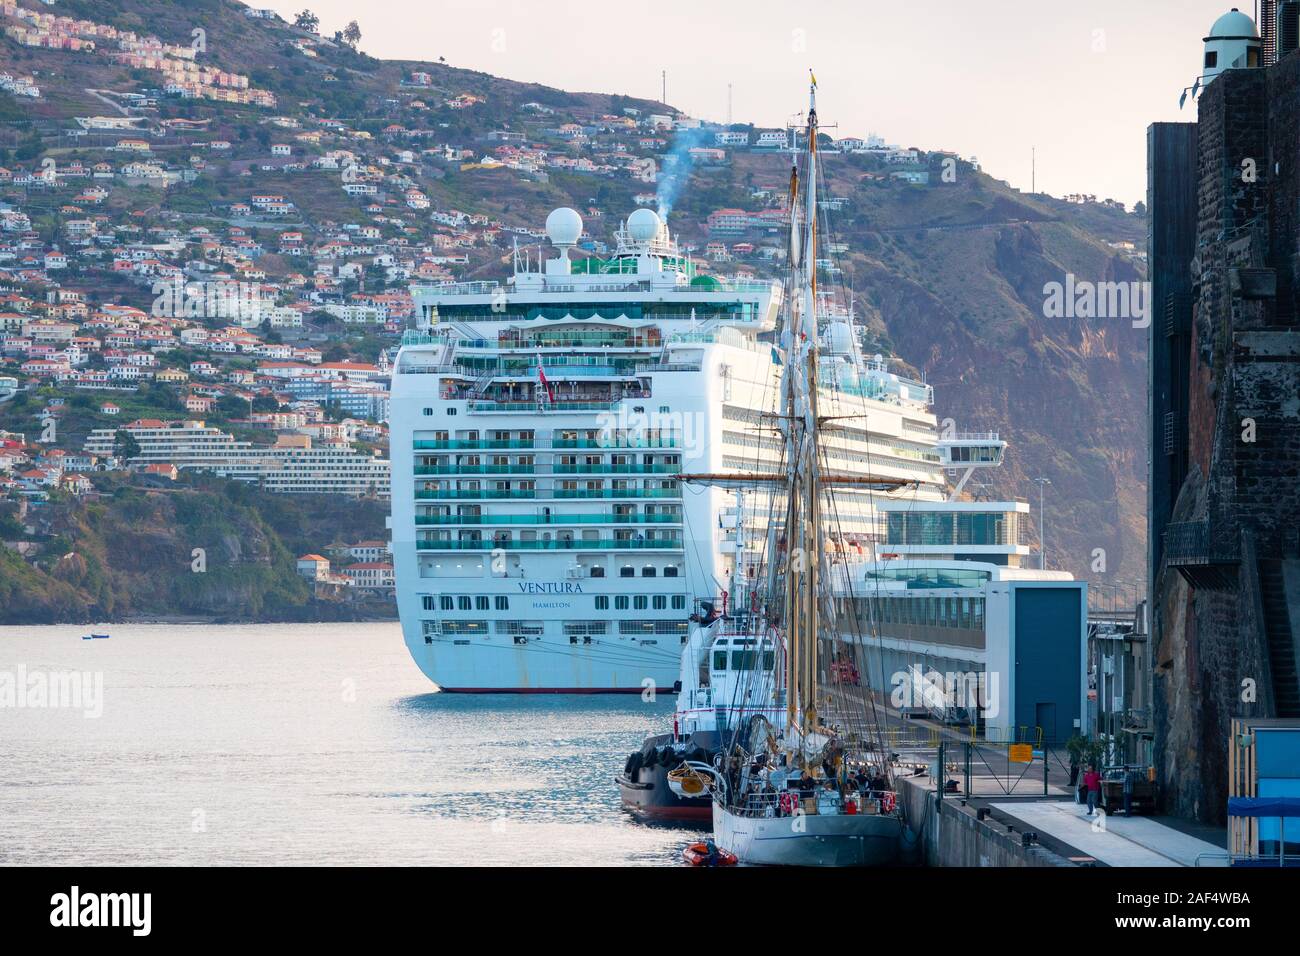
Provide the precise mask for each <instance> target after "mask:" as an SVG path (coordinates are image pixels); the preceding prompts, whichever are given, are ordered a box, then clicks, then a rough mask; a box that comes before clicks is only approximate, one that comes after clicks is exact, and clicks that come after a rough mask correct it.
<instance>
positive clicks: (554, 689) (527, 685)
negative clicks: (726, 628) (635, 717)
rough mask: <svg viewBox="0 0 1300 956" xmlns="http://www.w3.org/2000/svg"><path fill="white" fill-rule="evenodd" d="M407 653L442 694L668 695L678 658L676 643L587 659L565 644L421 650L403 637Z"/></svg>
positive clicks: (418, 644)
mask: <svg viewBox="0 0 1300 956" xmlns="http://www.w3.org/2000/svg"><path fill="white" fill-rule="evenodd" d="M562 640H563V639H562ZM407 648H408V649H409V650H410V652H411V657H412V658H413V659H414V660H415V663H416V664H417V665H419V668H420V670H421V671H423V672H424V675H425V676H426V677H428V678H429V680H431V681H433V682H434V683H435V684H437V685H438V687H439V688H440V689H441V690H443V691H444V692H448V693H462V694H643V693H648V692H650V691H653V692H654V693H656V694H661V693H671V692H672V687H673V681H674V680H675V679H676V677H677V668H678V659H679V657H680V646H679V645H678V643H677V641H676V640H674V641H673V642H672V643H671V644H665V645H662V646H659V647H652V648H630V647H629V648H622V649H619V650H618V651H616V652H611V653H610V654H605V653H601V654H597V655H593V654H591V653H590V650H591V648H589V647H587V648H584V647H581V646H580V647H573V646H571V645H570V644H569V643H568V641H567V640H564V641H563V643H562V644H561V643H558V642H551V641H547V640H538V641H530V642H529V643H527V644H522V645H503V644H501V643H483V644H481V645H480V646H475V645H474V644H473V643H470V644H468V645H460V646H457V645H455V644H451V645H449V644H448V643H447V642H442V641H438V642H434V643H432V644H426V643H424V641H423V639H421V638H420V637H419V635H418V634H417V635H415V638H414V640H412V639H411V637H410V636H409V635H408V638H407ZM584 651H586V652H587V653H584Z"/></svg>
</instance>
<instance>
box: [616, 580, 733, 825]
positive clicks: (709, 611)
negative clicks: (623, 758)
mask: <svg viewBox="0 0 1300 956" xmlns="http://www.w3.org/2000/svg"><path fill="white" fill-rule="evenodd" d="M723 617H724V614H723V612H722V611H721V610H719V609H718V606H717V605H716V604H713V603H712V602H703V603H702V605H701V607H700V609H699V610H698V611H697V612H696V613H694V614H692V615H691V635H690V639H689V640H688V642H687V645H686V646H685V647H684V648H682V657H681V664H680V668H681V674H680V679H679V680H678V681H677V683H676V685H675V686H674V688H673V689H674V690H675V691H677V709H676V712H675V713H674V714H673V732H672V733H670V734H654V735H652V736H649V737H647V738H646V739H645V741H644V742H643V743H642V744H641V748H640V749H639V750H636V751H633V752H632V753H631V754H629V755H628V758H627V762H626V763H625V764H624V765H623V772H622V773H621V774H619V775H618V776H617V777H615V778H614V779H615V781H616V782H617V783H618V789H619V793H620V795H621V797H622V801H623V807H624V808H625V809H627V810H629V811H630V812H631V813H632V814H633V815H634V816H636V817H637V818H639V819H641V820H643V821H646V822H671V823H698V824H699V825H701V826H708V825H709V822H710V821H711V820H712V819H713V798H712V796H710V792H709V791H710V789H711V787H712V784H713V781H712V780H711V779H707V778H708V777H709V776H710V775H709V772H708V770H707V769H704V768H706V767H709V766H712V765H713V763H714V761H715V759H716V758H717V757H718V755H719V754H720V753H721V752H722V735H721V734H720V733H718V730H717V726H716V723H715V720H714V717H713V711H712V708H711V706H710V700H709V692H708V679H707V658H706V657H703V656H702V655H703V654H705V653H707V651H708V647H709V644H710V635H711V634H712V633H713V631H714V630H715V629H716V628H715V627H714V625H716V624H717V623H718V622H720V621H722V620H723ZM701 673H703V674H704V675H705V676H704V681H703V683H704V692H703V693H702V694H701V693H699V689H700V685H701ZM697 703H698V706H697ZM688 763H689V764H694V765H695V767H696V768H699V769H696V770H692V769H690V768H689V767H688V766H687V764H688Z"/></svg>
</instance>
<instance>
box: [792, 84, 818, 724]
mask: <svg viewBox="0 0 1300 956" xmlns="http://www.w3.org/2000/svg"><path fill="white" fill-rule="evenodd" d="M806 150H807V152H806V166H805V169H804V183H803V197H802V198H803V201H804V235H803V236H802V237H800V236H799V235H798V233H797V232H796V233H795V236H794V242H793V244H792V246H793V248H792V249H791V252H792V253H793V254H794V255H793V258H794V260H795V261H794V269H793V270H792V278H793V279H794V282H795V285H796V288H795V289H794V290H792V291H793V293H794V294H792V295H791V297H790V306H791V312H792V315H791V319H792V321H791V322H790V323H789V325H788V326H787V329H786V335H787V336H788V341H787V343H786V346H787V348H786V355H787V357H788V364H787V368H786V375H787V382H788V387H787V389H786V411H787V416H788V417H787V419H786V433H787V452H788V457H787V460H788V461H789V462H790V466H791V482H790V501H789V507H788V510H787V521H786V539H787V542H788V544H789V547H790V551H789V554H788V560H789V562H790V569H789V573H787V575H786V582H785V583H786V602H785V606H786V609H787V614H786V634H787V636H786V640H787V648H788V652H787V655H786V658H787V677H788V680H787V685H786V686H787V688H788V697H787V700H786V718H787V721H788V723H789V726H790V727H791V728H798V731H799V733H800V736H804V735H806V734H807V733H808V732H810V731H812V730H813V729H815V728H816V726H817V633H818V628H817V612H818V606H819V603H820V602H819V600H818V588H819V586H820V581H819V577H820V571H821V527H820V526H821V514H820V511H821V509H820V506H819V494H818V491H819V487H820V475H819V462H818V457H817V452H818V445H817V425H818V421H817V80H816V79H815V78H814V77H812V76H811V75H810V83H809V92H808V126H807V147H806ZM791 182H792V192H791V201H790V211H791V216H792V217H797V215H798V196H797V194H796V193H795V192H794V188H793V187H796V186H797V185H798V176H797V173H796V174H795V175H794V176H792V179H791ZM801 240H802V242H801ZM801 244H802V248H800V245H801Z"/></svg>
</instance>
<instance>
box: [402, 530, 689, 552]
mask: <svg viewBox="0 0 1300 956" xmlns="http://www.w3.org/2000/svg"><path fill="white" fill-rule="evenodd" d="M684 547H685V546H684V544H683V542H682V538H681V537H680V536H679V535H665V536H664V537H642V536H637V537H615V538H587V537H578V536H576V535H573V534H564V533H561V534H559V535H558V536H556V537H554V538H550V537H546V538H514V537H510V536H509V534H508V533H500V534H497V535H494V536H493V537H491V538H483V537H478V536H474V535H465V536H463V537H460V538H456V539H452V538H438V537H432V536H430V537H422V538H417V539H416V542H415V548H416V550H417V551H681V550H683V548H684Z"/></svg>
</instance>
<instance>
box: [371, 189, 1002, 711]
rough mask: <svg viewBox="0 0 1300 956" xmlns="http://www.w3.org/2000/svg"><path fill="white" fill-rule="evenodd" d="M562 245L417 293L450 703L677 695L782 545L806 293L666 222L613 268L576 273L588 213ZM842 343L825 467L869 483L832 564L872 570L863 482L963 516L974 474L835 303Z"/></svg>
mask: <svg viewBox="0 0 1300 956" xmlns="http://www.w3.org/2000/svg"><path fill="white" fill-rule="evenodd" d="M546 235H547V237H548V239H549V241H550V244H551V247H552V248H551V250H549V252H548V253H546V254H542V253H538V254H537V255H535V256H529V257H526V258H523V259H521V257H520V256H519V254H518V253H516V255H515V263H514V269H513V275H512V276H511V277H510V278H508V279H507V280H506V281H505V282H504V283H496V282H470V283H448V284H442V285H436V286H425V285H416V286H414V287H413V289H412V293H413V296H414V298H415V301H416V305H417V316H418V318H417V321H418V326H417V328H416V329H414V330H412V331H409V332H408V333H407V334H406V336H405V338H404V340H403V344H402V348H401V350H400V352H399V353H398V356H397V359H396V362H395V365H394V372H393V389H392V408H391V418H390V426H391V436H392V451H391V459H392V514H391V518H390V530H391V535H392V546H393V557H394V565H395V574H396V583H397V599H398V608H399V612H400V615H401V621H402V629H403V633H404V637H405V641H406V644H407V646H408V648H409V649H410V652H411V655H412V657H413V658H414V659H415V661H416V663H417V664H418V665H419V667H420V668H421V670H422V671H423V672H424V673H425V674H426V675H427V676H428V677H429V679H430V680H432V681H433V682H434V683H435V684H437V685H438V686H439V687H440V688H441V689H442V690H444V691H451V692H467V693H498V692H505V693H514V692H517V693H614V692H627V693H641V694H649V693H653V692H654V691H655V690H656V689H658V690H662V691H664V692H668V691H670V690H671V688H673V687H674V684H675V683H676V682H677V679H678V669H679V666H680V660H681V656H682V651H683V648H684V646H685V644H686V641H687V638H688V627H689V619H690V617H691V615H692V613H693V612H697V611H698V609H699V607H700V604H701V602H702V601H705V600H707V601H708V602H709V603H710V605H711V606H716V605H717V604H718V603H719V602H720V603H721V608H720V610H721V611H722V612H723V613H725V612H726V611H727V608H728V606H730V607H732V608H737V607H747V606H748V604H749V602H750V601H751V600H752V599H753V597H754V594H755V593H756V590H755V588H756V586H757V581H756V574H757V570H758V566H759V564H760V556H761V553H762V552H763V550H764V546H765V543H766V539H767V537H768V536H769V535H771V536H776V535H777V534H779V529H778V528H769V527H767V525H766V515H767V514H768V513H769V508H768V501H767V497H766V496H767V495H769V494H771V493H772V492H771V491H770V490H767V491H764V490H761V489H760V488H759V487H757V486H755V485H747V484H746V482H745V481H744V477H743V476H744V475H745V474H752V473H756V472H759V473H761V472H770V471H771V470H772V466H773V464H774V463H776V462H778V461H779V460H780V456H781V451H782V443H783V438H782V437H781V433H780V430H779V429H778V428H777V427H776V426H777V424H778V422H777V421H775V419H777V418H778V417H779V415H780V413H781V410H782V405H781V401H780V396H781V388H780V383H781V375H782V368H781V361H780V358H779V351H778V350H777V349H775V348H774V347H773V343H774V333H775V327H776V321H777V315H778V309H779V307H780V305H781V302H782V300H783V296H784V295H785V294H786V293H785V290H784V288H783V286H782V284H781V283H779V282H775V281H755V280H753V279H752V278H747V279H746V278H741V279H729V278H725V277H718V276H713V275H706V274H703V273H702V272H697V270H696V267H695V263H694V262H693V261H692V260H691V259H690V257H689V256H688V255H686V254H684V253H683V252H682V250H681V249H680V248H679V246H678V245H677V243H676V241H675V240H674V239H673V237H672V235H671V234H670V232H669V230H668V228H667V226H666V224H665V223H664V222H663V221H662V220H661V218H660V217H659V215H658V214H657V213H656V212H655V211H654V210H651V209H648V208H643V209H637V210H636V211H634V212H633V213H632V214H631V215H630V216H628V218H627V219H626V220H625V221H624V222H622V223H621V225H620V228H619V229H618V230H617V233H616V237H615V244H614V251H613V253H612V254H610V255H609V256H608V257H606V258H600V257H593V256H584V257H582V258H577V257H575V255H574V250H575V248H576V247H577V246H578V243H579V242H580V240H581V238H582V235H583V222H582V219H581V217H580V215H579V214H578V213H577V212H575V211H574V210H572V209H567V208H562V209H557V210H555V211H554V212H552V213H551V214H550V216H549V217H548V218H547V221H546ZM819 325H820V326H821V328H820V330H819V341H820V343H821V345H820V356H821V357H820V360H819V368H820V372H819V396H820V399H819V402H820V407H821V409H822V410H823V413H824V414H825V415H826V416H827V421H828V423H829V424H828V432H829V433H830V434H829V435H828V438H827V440H826V442H825V445H824V447H823V449H822V454H823V456H824V457H825V461H824V465H823V468H824V471H825V473H826V474H828V475H830V476H834V475H842V476H845V477H846V487H845V488H844V493H843V494H839V495H837V501H838V507H839V508H840V509H841V513H840V515H839V523H838V526H839V528H840V529H841V533H839V534H838V535H836V536H835V537H834V539H833V540H830V541H828V542H827V546H828V548H829V549H830V550H831V552H832V553H833V554H836V553H838V554H841V555H842V556H843V560H844V561H846V562H847V561H850V560H853V561H857V560H864V559H866V560H869V559H872V558H873V557H875V551H876V548H877V545H878V543H879V542H881V541H883V540H884V536H883V531H884V529H885V522H886V520H887V519H886V515H885V511H884V509H883V508H881V507H880V505H881V504H882V503H883V502H882V498H884V497H886V496H883V495H882V494H881V493H880V492H879V491H876V492H872V491H870V490H868V489H861V490H859V489H855V488H853V487H851V482H850V481H848V480H847V479H851V478H852V476H857V475H862V474H871V475H874V476H877V477H879V478H881V479H888V480H893V481H894V482H895V483H896V484H897V485H898V486H899V488H900V490H899V491H898V492H896V493H895V495H893V496H889V497H891V498H893V499H894V500H897V499H898V497H900V496H901V497H903V498H906V499H910V500H914V501H917V502H923V501H942V500H944V499H945V498H946V494H945V475H944V469H945V467H948V468H952V467H955V466H958V465H959V464H961V463H963V462H959V461H954V460H953V458H954V450H955V449H953V448H951V447H948V446H947V445H945V444H944V443H941V442H940V437H939V434H938V429H937V426H936V420H935V417H934V414H933V412H932V410H931V405H932V402H933V393H932V390H931V388H930V387H929V386H928V385H926V384H925V383H923V382H918V381H914V380H911V379H909V378H907V377H903V376H899V375H896V374H894V373H892V372H891V371H890V369H889V367H888V364H887V363H886V362H885V361H884V360H883V359H882V358H881V357H880V356H872V357H868V356H865V355H863V354H862V350H861V343H860V342H859V339H858V336H857V334H856V332H855V328H854V325H853V318H852V316H851V315H850V314H848V313H847V312H846V311H843V310H839V311H837V310H836V308H834V307H832V306H831V305H830V303H829V302H828V303H826V307H825V309H824V318H822V319H820V320H819ZM980 444H981V447H984V448H985V450H986V451H988V450H989V447H988V443H980ZM994 445H995V446H996V445H998V443H996V442H995V443H994ZM991 453H993V454H1000V447H994V448H992V450H991ZM687 475H708V476H709V479H710V480H708V481H700V482H695V481H683V480H679V476H687ZM729 475H734V476H736V477H735V480H732V481H727V480H725V479H726V476H729ZM720 478H721V479H722V480H719V479H720Z"/></svg>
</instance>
